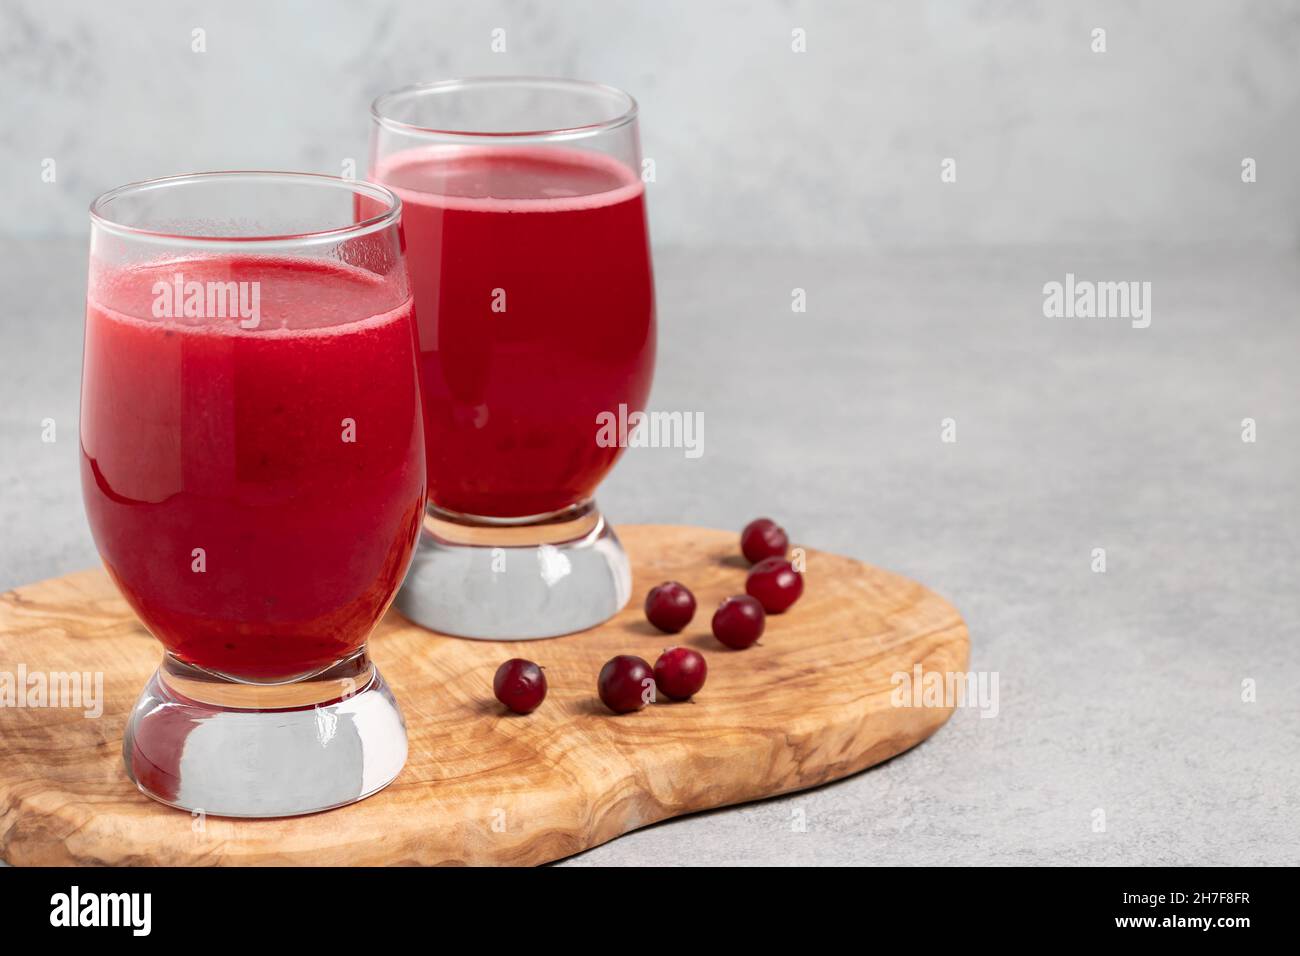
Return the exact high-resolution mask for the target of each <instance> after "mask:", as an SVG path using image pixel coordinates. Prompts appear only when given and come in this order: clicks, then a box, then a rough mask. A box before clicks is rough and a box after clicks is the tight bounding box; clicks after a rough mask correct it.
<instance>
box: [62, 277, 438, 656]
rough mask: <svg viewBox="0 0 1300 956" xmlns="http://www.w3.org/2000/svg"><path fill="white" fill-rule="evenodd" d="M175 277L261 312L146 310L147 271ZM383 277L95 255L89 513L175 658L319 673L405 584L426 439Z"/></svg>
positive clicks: (401, 329) (356, 641)
mask: <svg viewBox="0 0 1300 956" xmlns="http://www.w3.org/2000/svg"><path fill="white" fill-rule="evenodd" d="M177 274H180V275H182V276H183V277H184V280H185V281H187V282H188V281H191V280H193V281H197V282H200V283H203V282H207V281H221V282H231V281H234V282H240V281H248V282H252V281H257V282H258V283H259V285H260V290H261V301H260V311H261V321H260V325H259V326H258V327H257V328H255V329H244V328H241V327H240V325H239V324H238V321H239V320H238V316H237V315H236V316H235V317H233V318H230V319H219V318H203V319H193V318H174V319H172V318H162V319H158V318H154V317H153V315H154V313H153V312H152V311H151V305H152V304H153V303H154V302H155V301H156V294H155V291H156V290H155V283H171V282H173V277H174V276H175V275H177ZM380 285H382V280H380V279H378V278H377V277H376V276H374V275H373V274H372V273H368V272H363V271H362V270H359V269H354V268H351V267H348V266H343V265H338V264H333V265H327V264H324V263H320V262H309V261H305V260H291V259H282V260H271V261H268V260H266V259H256V260H255V259H251V258H238V257H211V258H196V259H186V260H176V261H170V262H165V263H161V264H154V265H148V266H137V267H131V268H126V269H117V270H112V269H108V268H103V267H97V268H95V269H92V276H91V289H90V298H89V303H88V307H87V312H86V347H85V359H84V362H85V366H84V374H83V388H82V397H81V477H82V487H83V491H84V495H85V500H86V510H87V514H88V516H89V519H90V527H91V530H92V532H93V534H94V537H95V543H96V545H97V546H98V548H99V552H100V554H101V556H102V557H103V559H104V563H105V565H106V566H107V568H108V571H109V573H110V574H111V575H112V577H113V579H114V581H115V582H116V583H117V585H118V587H119V588H120V589H121V591H122V593H123V594H124V595H125V597H126V599H127V601H129V602H130V604H131V606H132V607H133V608H134V609H135V611H136V613H137V614H139V616H140V618H141V620H143V621H144V623H145V624H146V625H147V626H148V628H149V629H150V630H151V631H152V632H153V633H154V634H155V635H156V636H157V637H158V638H159V640H161V641H162V643H163V644H164V645H165V646H166V647H167V649H168V650H170V651H171V652H172V653H173V654H174V655H176V656H177V657H178V658H180V659H181V660H183V661H186V662H188V663H191V664H195V665H197V666H200V667H203V668H207V669H209V670H212V671H216V672H219V673H222V674H226V675H230V676H234V677H238V678H240V679H245V680H254V681H272V680H284V679H288V678H291V677H295V676H300V675H303V674H307V673H310V672H313V671H317V670H320V669H322V668H324V667H327V666H329V665H330V664H332V663H333V662H335V661H338V660H340V659H342V658H344V657H346V656H347V655H348V654H350V653H351V652H353V651H354V650H356V649H357V648H359V647H360V646H361V645H362V644H363V643H364V642H365V640H366V638H367V636H368V635H369V633H370V631H371V629H372V628H373V627H374V625H375V624H376V622H378V620H379V618H380V617H381V616H382V615H383V613H384V611H385V610H386V609H387V607H388V604H389V602H390V601H391V599H392V596H393V593H394V591H395V590H396V588H397V586H398V585H399V584H400V583H401V578H402V575H403V574H404V573H405V571H406V567H407V564H408V562H409V559H410V556H411V552H412V549H413V547H414V543H415V539H416V535H417V532H418V528H419V522H420V520H421V516H422V512H423V502H424V491H425V488H424V458H423V443H422V435H421V422H420V415H419V411H418V402H419V395H418V379H417V371H416V366H415V333H414V321H413V316H412V308H411V301H410V298H409V297H405V301H403V296H402V294H399V293H393V292H391V290H385V289H384V288H380V287H379V286H380ZM158 288H161V287H160V286H159V287H158ZM377 303H378V307H377ZM345 419H348V420H351V421H352V422H354V423H355V426H354V429H353V432H352V435H351V437H352V439H353V440H351V441H348V440H345V438H346V437H347V430H346V428H347V426H346V424H345V422H344V420H345ZM196 549H202V550H201V552H196Z"/></svg>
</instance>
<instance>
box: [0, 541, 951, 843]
mask: <svg viewBox="0 0 1300 956" xmlns="http://www.w3.org/2000/svg"><path fill="white" fill-rule="evenodd" d="M618 533H619V535H620V538H621V539H622V541H623V544H624V546H625V547H626V549H627V551H628V554H629V556H630V557H631V562H632V567H633V590H632V600H631V601H629V603H628V605H627V607H626V608H624V610H623V611H622V612H621V613H619V614H618V615H617V616H616V617H615V618H614V619H613V620H611V621H608V622H607V623H605V624H603V625H601V626H600V627H597V628H594V629H592V630H589V631H584V632H582V633H579V634H572V635H569V636H566V637H560V638H552V639H549V640H541V641H528V642H520V643H510V642H491V641H471V640H462V639H457V638H452V637H445V636H443V635H440V634H435V633H433V632H430V631H427V630H424V629H422V628H420V627H418V626H416V625H414V624H412V623H411V622H409V621H408V620H406V619H405V618H403V617H402V616H401V615H399V614H398V613H397V612H395V611H390V612H389V613H388V615H387V616H386V617H385V618H384V620H383V621H382V622H381V624H380V626H379V628H378V629H377V630H376V632H375V634H374V636H373V637H372V639H371V642H370V648H371V654H372V657H373V659H374V660H375V662H376V664H377V665H378V666H379V669H380V670H381V672H382V673H383V674H384V677H385V679H386V680H387V681H388V683H389V685H390V686H391V688H392V690H393V693H394V694H395V695H396V697H397V700H398V702H399V703H400V705H401V707H402V710H403V712H404V714H405V717H406V723H407V730H408V734H409V738H410V756H409V758H408V760H407V764H406V767H405V769H404V770H403V771H402V773H401V774H400V775H399V776H398V778H397V779H396V780H395V781H394V782H393V783H392V784H391V785H390V786H389V787H388V788H387V789H385V790H383V791H381V792H380V793H378V794H376V795H374V796H372V797H370V798H368V799H366V800H362V801H361V802H359V803H356V804H352V805H351V806H346V807H343V808H340V809H337V810H330V811H327V812H324V813H318V814H314V815H310V816H303V817H292V818H279V819H270V820H239V819H229V818H217V817H207V818H202V817H199V816H196V815H192V814H190V813H187V812H185V811H180V810H175V809H172V808H170V807H166V806H163V805H162V804H159V803H156V802H154V801H152V800H150V799H149V798H148V797H146V796H144V795H143V794H141V793H140V792H139V791H138V790H137V789H136V788H135V786H134V785H133V784H132V783H131V781H130V780H129V779H128V778H127V775H126V772H125V770H124V769H123V766H122V753H121V742H122V731H123V727H124V725H125V723H126V718H127V715H128V714H129V713H130V710H131V708H132V706H133V705H134V703H135V700H136V697H137V695H138V694H139V692H140V690H141V688H142V687H143V686H144V684H145V681H146V680H147V679H148V678H149V676H150V674H151V673H152V671H153V670H154V669H155V668H156V667H157V664H158V661H159V657H160V652H161V648H160V646H159V645H158V643H157V642H156V641H155V640H154V639H153V638H152V637H151V636H150V635H149V633H148V632H147V631H146V630H145V629H144V627H143V626H142V625H141V624H140V623H139V622H138V620H137V619H136V618H135V616H134V615H133V614H132V613H131V611H130V610H129V608H128V607H127V605H126V603H125V602H124V601H123V600H122V599H121V598H120V597H119V596H118V594H117V591H116V590H115V589H114V587H113V585H112V584H111V583H110V581H109V579H108V577H107V576H106V575H105V574H104V572H103V571H100V570H93V571H82V572H79V573H76V574H71V575H68V576H66V577H62V578H57V579H53V580H49V581H42V582H40V583H38V584H32V585H28V586H25V587H20V588H17V589H15V590H12V591H9V592H7V593H5V594H4V595H2V596H0V672H8V673H10V674H15V675H16V674H17V673H18V668H19V665H23V666H24V667H25V669H26V671H27V672H29V673H30V672H33V671H38V670H39V671H44V672H46V673H55V672H68V671H80V672H102V674H103V681H104V685H103V713H102V716H100V717H98V718H87V717H86V716H84V714H83V712H82V711H81V710H76V709H70V708H50V707H44V708H36V707H16V706H15V707H3V706H0V859H3V860H5V861H7V862H9V863H11V864H14V865H20V866H21V865H63V864H101V865H189V864H197V865H238V864H249V865H265V864H272V865H275V864H304V865H383V864H388V865H394V864H413V865H431V864H470V865H487V864H508V865H528V864H538V863H545V862H548V861H551V860H556V859H560V858H562V857H566V856H569V855H571V854H574V853H578V852H580V851H582V850H585V849H588V848H589V847H593V846H597V845H598V844H601V843H604V842H606V841H608V840H612V839H614V838H615V837H618V836H619V835H621V834H624V833H627V832H628V831H630V830H635V829H636V828H638V827H643V826H646V825H648V824H652V823H655V822H656V821H659V820H664V819H667V818H669V817H675V816H680V815H682V814H687V813H693V812H696V811H701V810H707V809H711V808H714V807H722V806H727V805H730V804H737V803H743V802H745V801H749V800H757V799H761V798H763V797H770V796H773V795H776V794H782V793H789V792H791V791H795V790H801V789H804V788H807V787H814V786H817V785H818V784H822V783H826V782H827V781H830V780H836V779H838V778H841V777H845V776H848V775H849V774H853V773H857V772H858V771H861V770H863V769H865V768H867V767H870V766H872V765H873V764H877V763H880V762H881V761H883V760H887V759H889V758H890V757H893V756H894V755H896V754H899V753H901V752H903V751H904V750H907V749H908V748H910V747H913V746H915V745H916V744H918V743H920V742H921V741H922V740H925V739H926V738H927V737H929V736H930V735H931V734H932V733H934V732H935V731H936V730H937V729H938V728H939V727H940V726H941V725H942V724H943V723H944V722H945V721H946V720H947V719H948V717H949V716H950V714H951V708H948V707H934V706H929V707H926V706H896V705H895V702H894V700H893V699H892V698H893V697H895V696H896V695H895V694H894V691H895V688H896V686H897V684H896V682H895V680H893V679H892V678H893V675H895V674H897V673H899V672H907V673H909V674H910V673H913V672H914V668H915V666H916V665H918V664H919V665H920V666H921V668H922V670H923V672H931V671H938V672H942V673H951V672H960V671H964V670H965V669H966V667H967V660H968V654H969V644H968V638H967V633H966V627H965V624H964V623H963V622H962V619H961V617H960V615H959V614H958V613H957V611H956V610H954V609H953V607H952V606H951V605H950V604H948V603H947V602H946V601H944V600H943V599H942V598H940V597H939V596H937V595H936V594H934V593H933V592H932V591H930V590H928V589H927V588H925V587H923V586H922V585H920V584H917V583H916V582H914V581H910V580H908V579H906V578H902V577H899V576H897V575H895V574H891V573H889V572H887V571H883V570H881V569H879V568H875V567H872V566H870V565H866V564H863V563H861V562H858V561H855V560H853V559H851V558H846V557H842V556H839V555H835V554H829V553H825V552H821V551H815V550H811V549H808V550H806V551H805V565H806V568H805V575H804V580H805V589H804V594H803V597H802V598H801V599H800V600H799V602H798V603H796V604H795V605H794V606H793V607H792V608H791V609H790V610H788V611H786V612H785V613H784V614H780V615H770V616H769V617H768V621H767V630H766V632H765V634H764V635H763V638H762V639H761V640H760V642H759V643H758V644H756V645H755V646H753V647H751V648H749V649H747V650H743V651H734V650H729V649H727V648H724V647H723V646H722V645H721V644H719V643H718V642H717V641H716V640H715V639H714V638H713V636H712V635H711V634H710V632H709V620H710V618H711V616H712V613H713V610H714V608H715V607H717V605H718V603H719V602H720V601H721V600H722V599H723V598H724V597H727V596H728V595H731V594H739V593H743V591H744V580H745V572H746V568H747V564H746V562H745V561H744V559H743V558H742V557H741V556H740V554H739V541H738V539H739V536H738V535H737V534H735V533H733V532H725V531H717V530H711V529H704V528H694V527H681V526H665V525H632V526H625V527H622V528H619V529H618ZM666 580H677V581H681V582H682V583H684V584H686V585H687V586H688V587H690V588H691V589H692V590H693V591H694V593H695V595H696V598H697V600H698V602H699V609H698V611H697V612H696V616H695V620H694V621H692V622H691V624H690V625H689V626H688V627H687V628H686V630H685V631H683V632H682V633H681V634H678V635H666V634H662V633H660V632H659V631H657V630H655V629H654V628H653V627H652V626H650V624H649V623H648V622H647V621H646V620H645V617H644V614H643V611H642V601H643V600H644V596H645V593H646V591H647V590H648V589H649V588H651V587H653V586H654V585H656V584H659V583H660V582H662V581H666ZM673 644H684V645H687V646H690V647H694V648H696V649H698V650H700V651H701V652H702V653H703V654H704V655H705V657H706V658H707V660H708V665H709V674H708V680H707V683H706V684H705V686H704V689H703V690H702V691H700V693H699V694H698V695H696V697H695V698H694V699H693V700H691V701H687V702H682V703H675V702H668V701H664V700H663V698H661V699H660V702H658V703H655V704H653V705H651V706H649V707H647V708H645V709H644V710H641V711H639V712H636V713H631V714H624V715H620V716H615V715H614V714H611V713H609V712H608V711H607V710H605V708H604V707H603V706H602V705H601V703H600V701H599V699H598V697H597V695H596V675H597V674H598V673H599V671H600V668H601V665H602V664H604V662H605V661H606V660H608V659H609V658H610V657H613V656H614V655H616V654H637V655H640V656H641V657H644V658H645V659H646V660H647V661H649V662H650V663H651V664H652V665H653V663H654V660H655V658H656V657H657V656H658V654H659V653H660V652H661V650H662V649H664V648H666V647H669V646H672V645H673ZM510 657H527V658H529V659H531V660H534V661H537V662H538V663H539V664H541V665H542V666H543V667H544V668H545V670H546V677H547V682H548V684H549V693H548V696H547V698H546V701H545V702H544V703H543V704H542V706H541V707H540V708H539V709H538V710H537V711H535V712H534V713H532V714H530V715H528V716H517V715H513V714H509V713H507V712H506V711H505V710H504V709H503V708H502V707H501V705H500V704H498V703H497V701H496V700H495V698H494V697H493V695H492V677H493V674H494V672H495V670H496V667H497V665H498V664H500V663H501V662H502V661H504V660H506V659H508V658H510ZM701 862H704V861H701Z"/></svg>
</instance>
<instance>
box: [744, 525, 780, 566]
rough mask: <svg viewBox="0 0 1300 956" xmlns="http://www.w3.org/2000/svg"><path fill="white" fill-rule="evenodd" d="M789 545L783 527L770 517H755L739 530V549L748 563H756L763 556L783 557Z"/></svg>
mask: <svg viewBox="0 0 1300 956" xmlns="http://www.w3.org/2000/svg"><path fill="white" fill-rule="evenodd" d="M789 547H790V539H789V538H787V537H786V536H785V529H784V528H782V527H781V526H780V525H779V524H777V523H776V522H775V521H773V520H772V519H771V518H755V519H754V520H753V521H751V522H750V523H749V524H747V525H745V530H744V531H742V532H740V550H741V551H743V552H744V554H745V557H746V558H747V559H748V561H749V563H750V564H757V563H758V562H759V561H762V560H763V559H764V558H784V557H785V552H786V549H787V548H789Z"/></svg>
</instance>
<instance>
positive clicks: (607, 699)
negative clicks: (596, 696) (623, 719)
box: [596, 654, 655, 714]
mask: <svg viewBox="0 0 1300 956" xmlns="http://www.w3.org/2000/svg"><path fill="white" fill-rule="evenodd" d="M654 686H655V682H654V674H653V673H652V672H651V670H650V665H649V664H647V663H646V662H645V661H643V660H641V658H639V657H633V656H632V655H631V654H620V655H618V657H611V658H610V659H609V660H608V661H606V662H605V666H604V667H602V668H601V669H600V677H598V678H597V679H596V690H597V691H598V692H599V693H600V699H601V701H602V702H603V703H604V704H605V706H606V707H608V708H609V709H610V710H612V711H613V712H614V713H616V714H626V713H629V712H631V711H634V710H640V709H641V708H642V707H644V706H645V705H646V704H648V703H650V702H651V701H652V700H654ZM647 692H648V693H647Z"/></svg>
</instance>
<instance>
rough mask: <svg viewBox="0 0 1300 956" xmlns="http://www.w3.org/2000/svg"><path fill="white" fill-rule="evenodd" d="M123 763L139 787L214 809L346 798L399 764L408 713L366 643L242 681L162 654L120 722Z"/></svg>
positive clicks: (248, 810) (365, 792)
mask: <svg viewBox="0 0 1300 956" xmlns="http://www.w3.org/2000/svg"><path fill="white" fill-rule="evenodd" d="M122 754H123V757H124V758H125V760H126V771H127V774H128V775H129V776H130V777H131V779H132V780H133V781H134V782H135V785H136V786H137V787H139V788H140V790H141V791H142V792H143V793H145V794H146V795H148V796H150V797H153V798H154V799H155V800H158V801H160V802H162V803H166V804H169V805H170V806H174V807H180V808H181V809H184V810H190V811H192V812H203V813H205V814H209V815H212V816H223V817H287V816H296V815H298V814H303V813H315V812H316V811H319V810H329V809H331V808H333V807H340V806H343V805H345V804H348V803H355V802H356V801H357V800H361V799H363V798H364V797H368V796H370V795H371V794H372V793H375V792H377V791H379V790H382V789H383V788H384V787H385V786H387V785H388V784H389V783H391V782H392V780H393V778H395V777H396V776H397V775H398V773H400V772H401V769H402V767H403V765H404V764H405V763H406V724H405V722H404V721H403V720H402V713H401V711H400V710H398V708H397V702H396V701H395V700H393V695H392V693H391V692H390V691H389V689H388V685H387V684H385V683H384V679H383V678H382V677H381V676H380V675H379V671H378V670H376V669H375V667H374V665H373V664H371V663H370V661H369V659H368V658H367V657H366V654H365V652H364V651H362V652H360V653H359V654H357V655H355V656H354V657H352V658H350V659H348V660H346V661H343V662H342V663H340V664H337V665H335V666H334V667H332V668H330V669H329V670H328V671H326V672H324V673H322V674H318V675H316V676H315V677H312V678H308V679H305V680H300V681H294V682H292V683H286V684H247V683H239V682H236V681H232V680H228V679H223V678H220V677H217V676H215V675H213V674H210V673H208V672H206V671H202V670H199V669H198V668H194V667H190V666H189V665H187V664H183V663H182V662H180V661H178V660H176V659H175V658H173V657H171V656H170V655H168V656H166V657H165V658H164V659H163V663H162V666H161V667H159V668H158V670H157V672H156V673H155V674H154V675H153V677H152V678H150V680H149V683H148V684H147V685H146V686H145V689H144V692H143V693H142V694H141V695H140V699H139V700H138V701H137V702H136V705H135V710H134V711H132V713H131V717H130V719H129V720H128V721H127V727H126V737H125V739H124V740H123V742H122Z"/></svg>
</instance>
